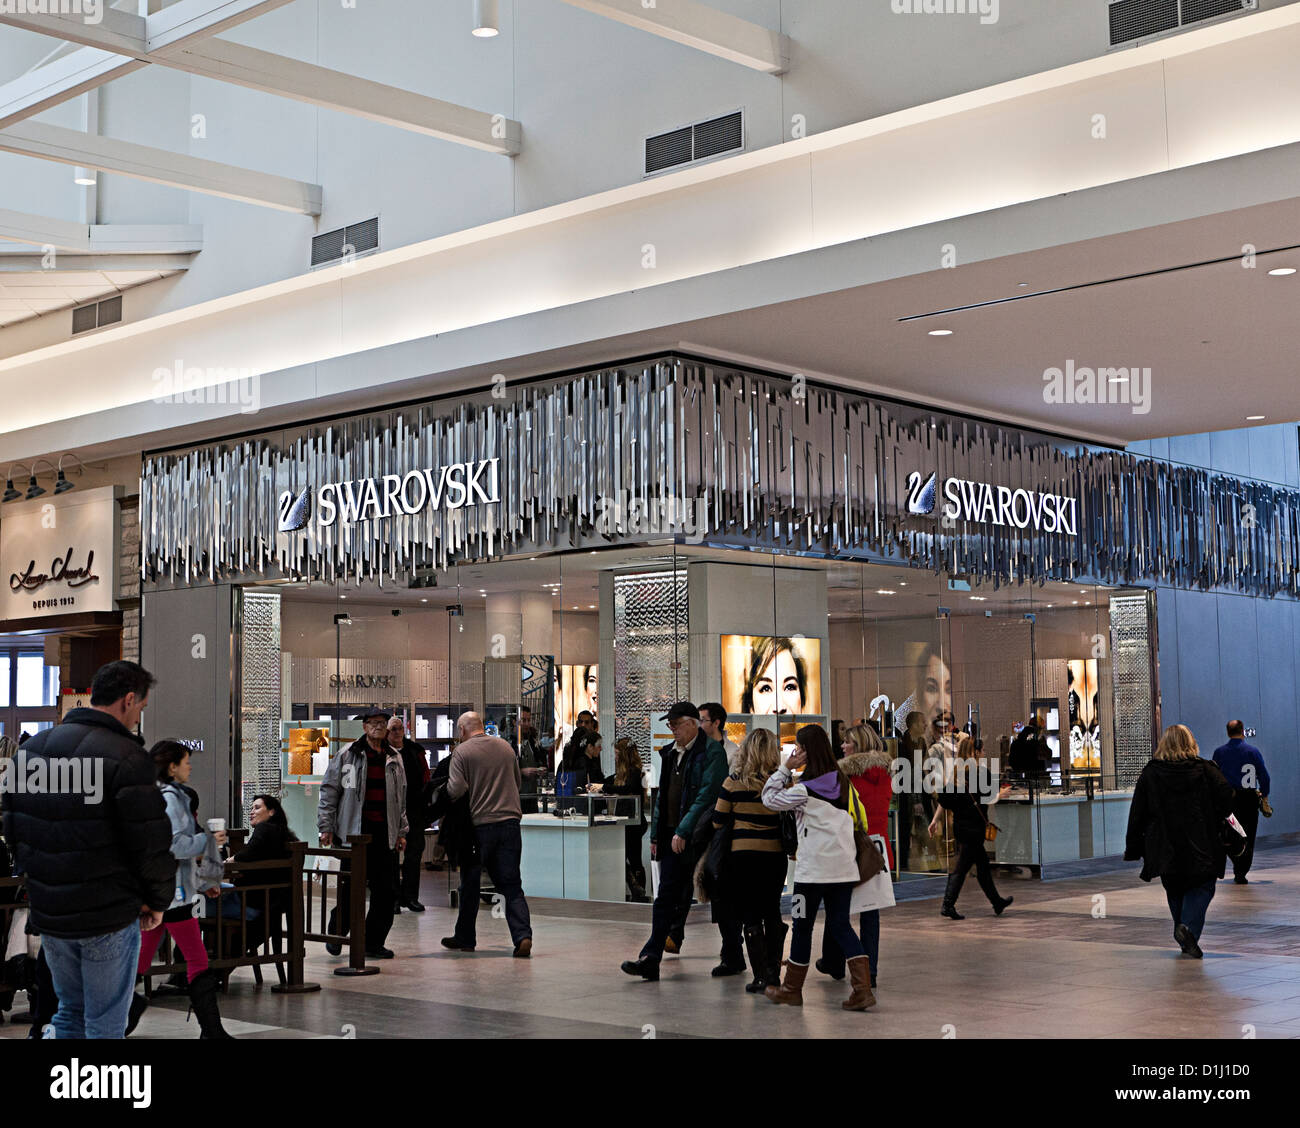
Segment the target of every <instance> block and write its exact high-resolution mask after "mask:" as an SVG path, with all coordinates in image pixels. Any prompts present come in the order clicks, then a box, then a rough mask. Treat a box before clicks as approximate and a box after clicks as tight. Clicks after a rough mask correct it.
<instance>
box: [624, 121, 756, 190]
mask: <svg viewBox="0 0 1300 1128" xmlns="http://www.w3.org/2000/svg"><path fill="white" fill-rule="evenodd" d="M744 148H745V112H744V111H743V110H736V112H735V113H730V114H724V115H723V116H722V117H716V118H710V119H709V120H708V121H701V122H696V123H695V124H694V125H684V126H682V127H681V128H680V129H674V130H671V131H670V132H668V133H660V134H658V135H657V136H655V137H647V138H646V142H645V175H646V176H653V175H654V174H655V173H657V172H665V171H667V170H668V169H670V168H682V167H683V166H685V165H689V164H696V163H698V162H700V161H707V160H712V159H713V158H714V157H721V156H725V155H726V154H728V153H739V152H740V151H741V150H743V149H744Z"/></svg>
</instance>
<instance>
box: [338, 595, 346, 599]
mask: <svg viewBox="0 0 1300 1128" xmlns="http://www.w3.org/2000/svg"><path fill="white" fill-rule="evenodd" d="M339 598H340V599H347V596H346V595H340V596H339Z"/></svg>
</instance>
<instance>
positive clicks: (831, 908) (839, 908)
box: [790, 881, 866, 967]
mask: <svg viewBox="0 0 1300 1128" xmlns="http://www.w3.org/2000/svg"><path fill="white" fill-rule="evenodd" d="M854 884H855V883H854V882H852V881H845V882H836V883H835V884H832V885H806V884H802V883H800V882H798V881H796V882H795V883H794V898H793V904H792V906H791V910H790V918H791V919H790V923H791V926H792V927H791V937H790V962H791V963H792V964H800V965H802V966H804V967H807V966H808V964H809V963H810V962H811V960H812V934H813V922H814V921H815V920H816V919H817V909H818V908H819V907H820V906H821V904H822V903H823V902H825V904H826V931H827V932H828V933H829V934H830V937H831V939H832V940H834V941H835V943H836V944H837V945H839V949H840V951H841V952H842V953H843V954H844V958H845V959H849V960H852V959H856V958H857V957H858V956H861V955H865V954H866V953H865V952H863V950H862V941H861V940H859V939H858V934H857V933H856V932H854V931H853V925H852V924H850V923H849V902H850V901H851V900H852V899H853V886H854ZM801 898H802V901H801ZM801 906H802V907H801Z"/></svg>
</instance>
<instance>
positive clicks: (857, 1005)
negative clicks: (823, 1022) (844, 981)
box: [840, 956, 876, 1011]
mask: <svg viewBox="0 0 1300 1128" xmlns="http://www.w3.org/2000/svg"><path fill="white" fill-rule="evenodd" d="M848 967H849V982H850V983H851V984H852V985H853V994H851V995H850V996H849V997H848V998H847V999H845V1000H844V1002H843V1003H841V1004H840V1005H841V1006H842V1007H843V1008H844V1009H845V1010H850V1011H854V1010H856V1011H864V1010H867V1009H868V1008H869V1007H874V1006H875V1005H876V996H875V995H873V994H872V993H871V957H870V956H854V957H853V959H851V960H849V964H848Z"/></svg>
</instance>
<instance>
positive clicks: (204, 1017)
mask: <svg viewBox="0 0 1300 1128" xmlns="http://www.w3.org/2000/svg"><path fill="white" fill-rule="evenodd" d="M190 1005H191V1006H192V1007H193V1008H194V1013H195V1014H196V1015H197V1016H198V1020H199V1029H200V1030H201V1031H202V1033H200V1034H199V1037H200V1038H231V1037H233V1035H231V1034H227V1033H226V1031H225V1028H224V1027H222V1025H221V1008H220V1007H219V1006H217V977H216V976H215V975H213V974H212V971H211V969H209V970H207V971H201V972H200V973H199V974H198V975H196V976H195V977H194V978H193V980H191V981H190Z"/></svg>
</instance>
